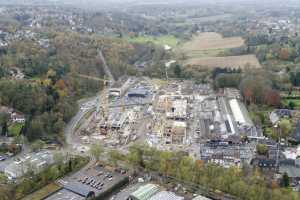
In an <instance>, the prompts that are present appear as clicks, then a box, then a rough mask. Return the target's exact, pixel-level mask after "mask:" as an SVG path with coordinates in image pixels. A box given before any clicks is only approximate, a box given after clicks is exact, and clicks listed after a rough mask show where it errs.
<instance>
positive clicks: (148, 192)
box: [129, 184, 160, 200]
mask: <svg viewBox="0 0 300 200" xmlns="http://www.w3.org/2000/svg"><path fill="white" fill-rule="evenodd" d="M159 191H160V188H159V186H158V185H154V184H147V185H143V186H141V187H140V188H139V189H138V190H136V191H135V192H133V193H132V194H130V196H129V200H149V199H150V198H151V197H152V196H154V195H155V194H157V193H158V192H159Z"/></svg>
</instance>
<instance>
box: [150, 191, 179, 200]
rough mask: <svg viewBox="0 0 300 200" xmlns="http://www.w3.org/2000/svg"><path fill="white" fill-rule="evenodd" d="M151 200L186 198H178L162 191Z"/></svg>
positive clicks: (171, 193) (173, 194)
mask: <svg viewBox="0 0 300 200" xmlns="http://www.w3.org/2000/svg"><path fill="white" fill-rule="evenodd" d="M149 200H184V198H183V197H180V196H177V195H176V194H175V193H173V192H168V191H161V192H159V193H157V194H155V195H154V196H152V197H151V198H150V199H149Z"/></svg>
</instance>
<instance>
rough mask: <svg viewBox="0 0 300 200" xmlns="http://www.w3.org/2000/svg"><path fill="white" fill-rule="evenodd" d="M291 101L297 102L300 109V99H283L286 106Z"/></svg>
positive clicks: (296, 107)
mask: <svg viewBox="0 0 300 200" xmlns="http://www.w3.org/2000/svg"><path fill="white" fill-rule="evenodd" d="M290 102H293V103H294V104H295V109H298V110H299V109H300V99H283V100H282V104H283V105H284V106H288V105H289V103H290Z"/></svg>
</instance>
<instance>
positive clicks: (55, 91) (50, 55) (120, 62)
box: [0, 32, 166, 142]
mask: <svg viewBox="0 0 300 200" xmlns="http://www.w3.org/2000/svg"><path fill="white" fill-rule="evenodd" d="M45 34H47V37H48V38H49V44H48V45H47V48H45V47H44V46H43V45H41V44H39V43H38V42H37V41H32V40H21V41H17V42H14V43H12V44H10V45H9V46H8V47H6V48H2V50H1V51H0V69H1V70H0V76H1V77H2V79H1V80H0V99H1V104H3V105H6V106H10V107H13V108H14V109H16V110H18V111H20V112H22V113H24V114H25V115H26V118H27V121H26V124H25V126H24V127H23V129H22V133H23V134H24V135H25V136H27V138H28V139H29V140H30V141H33V140H36V139H41V138H42V139H43V140H46V141H49V140H53V139H56V140H57V141H60V142H63V141H64V138H63V130H64V125H65V124H66V123H67V122H68V121H69V120H70V119H71V117H72V116H73V115H74V114H75V113H76V112H77V109H76V107H77V106H76V105H77V104H76V101H77V100H78V99H79V98H83V97H87V96H90V95H93V94H95V93H97V92H98V91H99V90H100V89H101V87H102V86H101V85H102V84H103V83H101V82H99V81H95V80H93V79H86V78H82V77H80V76H79V75H87V76H92V77H100V78H101V77H102V78H103V77H104V76H105V74H104V71H103V68H102V65H103V63H102V61H101V59H100V58H99V56H98V50H101V51H102V52H103V54H104V56H105V58H106V61H107V64H108V65H109V66H110V69H111V71H112V74H113V75H114V76H115V78H118V77H120V76H123V75H136V74H138V73H139V74H143V73H148V74H150V75H151V73H150V72H147V70H145V71H144V72H143V71H139V70H138V69H137V67H136V66H135V63H136V62H138V61H139V62H142V61H149V60H151V63H149V68H150V69H152V68H153V67H155V66H156V65H157V63H159V61H160V60H161V59H163V57H164V56H166V55H165V54H164V51H163V50H162V49H160V48H159V47H156V46H154V45H153V44H144V45H143V44H130V43H128V42H126V41H123V40H120V39H113V38H106V37H98V36H85V35H81V34H77V33H74V32H47V33H41V35H45ZM152 66H153V67H152ZM16 68H17V69H18V70H20V71H21V72H22V73H24V76H25V79H23V80H15V79H12V78H11V77H10V71H12V70H15V69H16ZM150 71H151V70H150Z"/></svg>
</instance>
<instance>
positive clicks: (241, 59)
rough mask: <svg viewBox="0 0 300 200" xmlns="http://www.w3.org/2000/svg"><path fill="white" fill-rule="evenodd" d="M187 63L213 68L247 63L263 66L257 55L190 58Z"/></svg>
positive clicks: (245, 64) (232, 66) (241, 65)
mask: <svg viewBox="0 0 300 200" xmlns="http://www.w3.org/2000/svg"><path fill="white" fill-rule="evenodd" d="M185 64H186V65H197V66H207V67H212V68H213V67H222V68H227V67H228V68H229V67H230V68H245V66H247V65H248V66H249V67H252V68H261V65H260V63H259V62H258V60H257V58H256V56H255V55H242V56H227V57H202V58H191V59H188V60H187V61H186V62H185Z"/></svg>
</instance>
